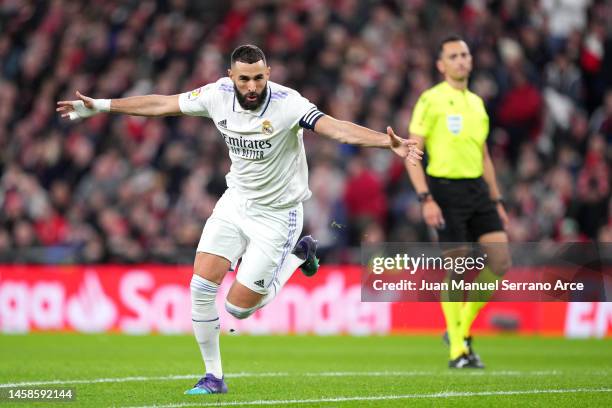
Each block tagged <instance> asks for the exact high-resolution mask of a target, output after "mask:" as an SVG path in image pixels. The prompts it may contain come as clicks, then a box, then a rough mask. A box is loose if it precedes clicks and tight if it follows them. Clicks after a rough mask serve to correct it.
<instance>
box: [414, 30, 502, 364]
mask: <svg viewBox="0 0 612 408" xmlns="http://www.w3.org/2000/svg"><path fill="white" fill-rule="evenodd" d="M436 66H437V68H438V70H439V71H440V73H442V75H443V76H444V81H443V82H441V83H439V84H438V85H435V86H434V87H432V88H430V89H428V90H426V91H425V92H423V94H422V95H421V96H420V98H419V100H418V101H417V103H416V105H415V107H414V111H413V114H412V119H411V122H410V137H411V139H413V140H416V141H417V142H418V146H419V149H422V148H423V146H425V150H426V152H427V155H428V160H429V161H428V165H427V175H428V178H426V176H425V172H424V171H423V166H422V165H421V164H420V163H417V165H415V166H407V170H408V174H409V176H410V180H411V181H412V184H413V186H414V188H415V190H416V192H417V194H418V198H419V201H420V202H421V203H422V212H423V218H424V220H425V222H426V223H427V225H429V226H430V227H433V228H436V229H437V233H438V241H439V242H441V243H444V248H446V250H448V252H446V253H445V254H447V255H451V256H457V255H459V254H462V253H463V252H464V251H465V249H464V248H465V244H464V245H463V246H462V245H461V244H458V243H466V242H470V241H477V242H478V243H479V244H480V246H481V247H483V248H484V249H485V250H486V252H487V255H488V259H487V261H488V266H487V267H486V268H485V269H484V270H483V271H482V272H481V273H480V274H479V275H478V277H477V278H476V280H477V281H478V280H480V281H484V282H491V281H494V280H497V279H498V278H499V277H500V276H502V275H503V274H504V273H505V271H506V270H507V269H508V268H509V266H510V256H509V253H508V248H507V242H508V237H507V236H506V233H505V232H504V225H505V224H507V222H508V217H507V215H506V211H505V209H504V204H503V200H502V196H501V194H500V191H499V188H498V187H497V182H496V180H495V170H494V168H493V163H492V162H491V158H490V156H489V151H488V149H487V145H486V139H487V135H488V133H489V117H488V116H487V112H486V110H485V107H484V103H483V101H482V99H481V98H480V97H479V96H477V95H476V94H474V93H472V92H470V91H469V90H468V87H467V86H468V78H469V75H470V72H471V70H472V56H471V54H470V50H469V48H468V46H467V44H466V43H465V41H463V40H462V39H461V38H460V37H457V36H451V37H448V38H446V39H445V40H444V41H442V43H441V45H440V47H439V50H438V60H437V62H436ZM449 243H450V244H449ZM453 243H456V244H453ZM452 254H454V255H452ZM451 275H453V274H452V273H451ZM471 295H472V296H471ZM473 295H476V296H473ZM461 296H462V297H463V294H461ZM470 297H472V298H474V297H475V298H477V299H478V300H480V301H474V302H470V301H468V302H465V303H462V302H461V301H457V300H458V299H445V298H444V296H443V298H442V299H441V300H443V301H442V311H443V312H444V317H445V319H446V327H447V334H448V340H449V343H450V344H449V345H450V361H449V367H451V368H464V367H466V368H467V367H469V368H484V364H483V363H482V361H481V360H480V357H479V356H478V355H477V354H476V353H475V352H474V349H473V348H472V337H471V335H470V328H471V326H472V322H473V321H474V320H475V319H476V316H477V315H478V312H479V311H480V309H481V308H482V307H483V306H484V305H485V303H486V302H484V301H482V300H485V299H486V298H487V294H486V293H479V294H474V293H469V294H468V300H469V299H470ZM444 300H455V301H454V302H453V301H444Z"/></svg>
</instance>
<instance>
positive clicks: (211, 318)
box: [190, 274, 223, 378]
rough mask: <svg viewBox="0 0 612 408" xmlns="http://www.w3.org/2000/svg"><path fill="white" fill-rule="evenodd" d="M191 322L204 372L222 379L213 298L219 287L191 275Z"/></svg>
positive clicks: (218, 327)
mask: <svg viewBox="0 0 612 408" xmlns="http://www.w3.org/2000/svg"><path fill="white" fill-rule="evenodd" d="M190 286H191V320H192V322H193V333H194V334H195V338H196V340H197V342H198V345H199V346H200V352H201V353H202V358H203V359H204V365H205V366H206V372H207V373H211V374H213V375H214V376H215V377H217V378H222V377H223V368H222V367H221V350H220V348H219V331H220V328H221V326H220V324H219V314H218V313H217V306H216V304H215V298H216V297H217V289H219V285H217V284H216V283H214V282H211V281H209V280H207V279H204V278H202V277H201V276H199V275H195V274H194V275H193V277H192V278H191V285H190Z"/></svg>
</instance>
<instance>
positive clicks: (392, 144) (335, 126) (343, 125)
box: [314, 115, 423, 164]
mask: <svg viewBox="0 0 612 408" xmlns="http://www.w3.org/2000/svg"><path fill="white" fill-rule="evenodd" d="M314 131H315V132H317V133H318V134H320V135H322V136H325V137H328V138H330V139H334V140H337V141H338V142H340V143H346V144H353V145H358V146H363V147H382V148H388V149H391V150H393V152H394V153H395V154H397V155H398V156H400V157H402V158H404V159H407V160H408V161H409V162H410V163H412V164H416V163H417V162H418V161H419V160H421V156H422V155H423V152H422V151H421V150H420V149H419V148H418V147H417V142H416V141H414V140H409V139H408V140H407V139H402V138H400V137H398V136H397V135H396V134H395V132H394V131H393V129H392V128H391V127H390V126H388V127H387V134H384V133H380V132H376V131H374V130H371V129H368V128H366V127H363V126H359V125H356V124H354V123H351V122H347V121H343V120H337V119H334V118H332V117H331V116H327V115H324V116H323V117H321V118H320V119H319V120H318V121H317V123H316V124H315V127H314Z"/></svg>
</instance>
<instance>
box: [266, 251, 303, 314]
mask: <svg viewBox="0 0 612 408" xmlns="http://www.w3.org/2000/svg"><path fill="white" fill-rule="evenodd" d="M303 263H304V260H303V259H302V258H300V257H298V256H296V255H294V254H289V255H287V258H285V262H283V265H282V266H281V269H280V271H278V275H276V280H275V281H274V282H272V285H270V288H269V290H268V294H267V295H266V296H264V297H263V298H262V299H261V302H259V305H257V306H258V308H259V309H261V308H262V307H264V306H265V305H267V304H268V303H270V302H271V301H272V300H273V299H274V298H275V297H276V295H277V294H278V292H280V290H281V289H282V288H283V286H285V283H287V281H288V280H289V278H291V275H293V272H295V270H296V269H297V268H299V267H300V265H302V264H303Z"/></svg>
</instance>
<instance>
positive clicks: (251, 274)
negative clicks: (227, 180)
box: [197, 188, 304, 295]
mask: <svg viewBox="0 0 612 408" xmlns="http://www.w3.org/2000/svg"><path fill="white" fill-rule="evenodd" d="M303 216H304V210H303V208H302V203H299V204H298V205H296V206H295V207H292V208H286V209H272V208H269V207H262V206H260V205H257V204H255V203H253V202H252V201H250V200H247V199H245V198H243V197H240V195H239V193H238V192H237V191H236V190H234V189H232V188H228V189H227V190H226V191H225V193H224V194H223V196H222V197H221V198H220V199H219V201H217V204H216V205H215V209H214V210H213V213H212V215H211V216H210V218H208V220H207V221H206V224H205V225H204V230H203V231H202V236H201V237H200V243H199V244H198V249H197V252H206V253H209V254H213V255H218V256H221V257H223V258H225V259H227V260H229V261H230V263H231V268H233V269H234V268H236V265H237V263H238V260H239V259H240V258H242V261H241V263H240V267H239V268H238V274H237V275H236V279H237V280H238V282H240V283H241V284H243V285H244V286H246V287H247V288H249V289H251V290H253V291H255V292H257V293H261V294H264V295H265V294H266V293H268V289H269V288H270V286H271V285H272V283H273V282H274V280H275V279H276V277H277V275H278V273H279V271H280V269H281V267H282V265H283V263H284V262H285V259H286V258H287V256H288V255H289V254H290V253H291V251H292V250H293V248H294V247H295V244H296V243H297V241H298V238H299V237H300V234H301V233H302V226H303V221H304V220H303Z"/></svg>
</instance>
